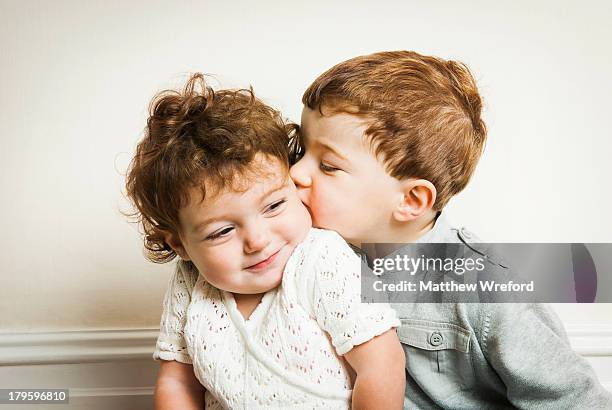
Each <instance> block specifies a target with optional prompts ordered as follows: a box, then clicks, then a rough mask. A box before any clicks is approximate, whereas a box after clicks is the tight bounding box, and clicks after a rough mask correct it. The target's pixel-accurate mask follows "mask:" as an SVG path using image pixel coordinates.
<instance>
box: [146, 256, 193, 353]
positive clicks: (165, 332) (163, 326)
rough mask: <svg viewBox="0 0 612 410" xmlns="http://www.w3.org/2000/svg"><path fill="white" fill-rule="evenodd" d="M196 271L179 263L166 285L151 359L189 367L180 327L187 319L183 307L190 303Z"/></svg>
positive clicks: (184, 263)
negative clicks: (178, 363)
mask: <svg viewBox="0 0 612 410" xmlns="http://www.w3.org/2000/svg"><path fill="white" fill-rule="evenodd" d="M197 275H198V272H197V270H195V268H193V267H192V265H191V264H190V263H187V262H184V261H179V262H178V263H177V265H176V270H175V272H174V275H172V277H171V278H170V281H169V282H168V288H167V289H166V294H165V295H164V302H163V311H162V315H161V321H160V324H159V335H158V337H157V344H156V347H155V352H154V353H153V359H154V360H169V361H170V360H175V361H177V362H181V363H187V364H191V363H192V361H191V357H190V356H189V353H188V352H187V343H186V341H185V335H184V332H183V331H184V328H185V321H186V319H187V307H188V306H189V303H190V302H191V291H192V289H193V287H194V285H195V281H196V280H197Z"/></svg>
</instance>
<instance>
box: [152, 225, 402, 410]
mask: <svg viewBox="0 0 612 410" xmlns="http://www.w3.org/2000/svg"><path fill="white" fill-rule="evenodd" d="M188 266H189V265H187V264H185V263H183V262H179V264H178V265H177V270H176V273H175V274H174V276H173V277H172V278H171V280H170V283H169V286H168V290H167V292H166V295H165V298H164V310H163V313H162V318H161V324H160V333H159V337H158V339H157V346H156V350H155V353H154V354H153V358H154V359H156V360H158V359H162V360H176V361H179V362H183V363H192V364H193V369H194V372H195V375H196V377H197V378H198V380H199V381H200V383H202V385H203V386H204V387H205V388H206V390H207V394H206V408H207V409H210V408H232V409H256V408H270V407H276V408H292V409H293V408H308V409H312V408H324V409H336V408H337V409H347V408H350V398H351V381H350V378H349V374H348V372H347V370H346V368H345V367H344V365H343V361H342V359H341V358H340V357H339V355H343V354H345V353H346V352H348V351H350V350H351V349H352V348H353V346H355V345H358V344H361V343H363V342H365V341H368V340H370V339H372V338H373V337H374V336H377V335H379V334H382V333H384V332H385V331H387V330H388V329H390V328H392V327H397V326H399V325H400V323H399V320H398V319H397V318H396V315H395V312H394V311H393V310H392V309H391V308H390V307H389V306H388V305H386V304H366V303H361V301H360V294H361V291H360V289H361V287H360V286H361V281H360V277H361V261H360V259H359V257H357V255H355V253H354V252H353V251H352V250H351V248H350V247H349V246H348V245H347V244H346V242H345V241H344V240H343V239H342V238H341V237H340V236H339V235H338V234H336V233H335V232H332V231H325V230H320V229H314V228H313V229H311V230H310V232H309V234H308V236H307V238H306V239H305V240H304V241H303V242H302V243H301V244H299V245H298V246H297V247H296V248H295V250H294V252H293V254H292V255H291V257H290V258H289V260H288V262H287V266H286V267H285V271H284V275H283V279H282V283H281V285H280V286H279V287H278V288H276V289H274V290H272V291H269V292H267V293H266V294H265V295H264V296H263V298H262V300H261V303H260V304H259V305H258V306H257V307H256V309H255V310H254V311H253V313H252V314H251V316H250V318H249V319H248V320H244V318H243V317H242V315H241V314H240V312H239V311H238V309H237V306H236V302H235V301H234V298H233V295H232V294H231V293H229V292H224V291H221V290H219V289H217V288H214V287H213V286H211V285H210V284H208V283H207V282H206V281H205V280H204V279H203V277H202V276H201V275H199V274H198V273H197V272H195V273H194V272H192V271H191V270H190V269H189V268H188Z"/></svg>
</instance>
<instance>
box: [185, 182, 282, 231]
mask: <svg viewBox="0 0 612 410" xmlns="http://www.w3.org/2000/svg"><path fill="white" fill-rule="evenodd" d="M287 183H288V180H287V179H286V178H285V179H283V180H282V181H281V183H280V185H276V186H272V187H271V188H270V189H268V190H267V191H266V192H264V193H263V194H262V195H261V196H260V197H259V202H260V203H261V202H264V201H265V200H266V199H267V198H268V197H269V196H270V195H272V194H274V193H276V192H278V191H282V190H283V189H285V188H286V187H287ZM222 219H224V215H218V216H214V217H212V218H206V219H204V220H203V221H202V222H198V223H197V224H196V225H195V226H194V227H193V229H192V230H191V231H192V232H193V233H197V232H199V231H200V230H202V229H203V228H204V227H206V225H208V224H211V223H213V222H216V221H219V220H222Z"/></svg>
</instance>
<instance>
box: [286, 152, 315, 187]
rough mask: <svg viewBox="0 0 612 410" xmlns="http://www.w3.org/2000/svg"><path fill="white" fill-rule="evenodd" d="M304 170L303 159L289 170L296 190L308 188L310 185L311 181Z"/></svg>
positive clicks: (304, 163)
mask: <svg viewBox="0 0 612 410" xmlns="http://www.w3.org/2000/svg"><path fill="white" fill-rule="evenodd" d="M306 168H307V167H306V162H305V161H304V158H302V159H301V160H299V161H298V162H296V163H295V164H294V165H293V166H292V167H291V169H290V170H289V175H290V176H291V179H292V180H293V183H294V184H295V186H297V188H298V189H300V188H308V187H310V184H311V183H312V179H311V178H310V175H309V173H308V172H307V169H306Z"/></svg>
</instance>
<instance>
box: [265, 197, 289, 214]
mask: <svg viewBox="0 0 612 410" xmlns="http://www.w3.org/2000/svg"><path fill="white" fill-rule="evenodd" d="M285 202H287V200H286V199H281V200H280V201H276V202H274V203H272V204H270V206H268V208H266V212H267V213H274V212H277V211H279V210H280V209H281V207H282V206H283V204H284V203H285Z"/></svg>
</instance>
